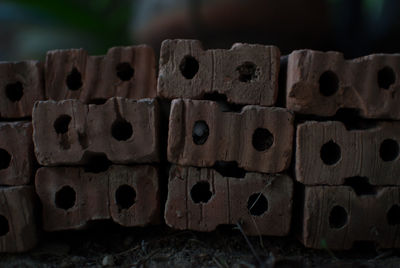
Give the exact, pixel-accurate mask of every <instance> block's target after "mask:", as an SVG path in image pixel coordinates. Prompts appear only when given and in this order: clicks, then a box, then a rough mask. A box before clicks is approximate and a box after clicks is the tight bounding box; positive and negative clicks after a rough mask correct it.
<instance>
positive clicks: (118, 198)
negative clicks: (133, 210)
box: [115, 184, 136, 209]
mask: <svg viewBox="0 0 400 268" xmlns="http://www.w3.org/2000/svg"><path fill="white" fill-rule="evenodd" d="M135 200H136V191H135V189H134V188H133V187H131V186H129V185H126V184H124V185H121V186H119V187H118V189H117V190H116V191H115V202H116V203H117V205H118V207H119V208H120V209H129V208H130V207H131V206H133V204H134V203H135Z"/></svg>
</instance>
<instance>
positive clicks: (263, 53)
mask: <svg viewBox="0 0 400 268" xmlns="http://www.w3.org/2000/svg"><path fill="white" fill-rule="evenodd" d="M279 57H280V52H279V49H278V48H277V47H274V46H263V45H249V44H239V43H238V44H234V45H233V46H232V48H231V49H229V50H226V49H213V50H204V49H203V48H202V45H201V43H200V42H199V41H197V40H165V41H164V42H163V43H162V45H161V55H160V72H159V76H158V89H157V94H158V96H161V97H163V98H168V99H175V98H189V99H204V98H206V97H207V95H206V94H210V93H211V94H212V93H218V94H222V95H225V96H226V98H227V101H228V102H230V103H236V104H258V105H264V106H271V105H274V104H275V102H276V98H277V94H278V73H279Z"/></svg>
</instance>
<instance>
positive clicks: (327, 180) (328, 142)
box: [296, 121, 400, 185]
mask: <svg viewBox="0 0 400 268" xmlns="http://www.w3.org/2000/svg"><path fill="white" fill-rule="evenodd" d="M399 144H400V124H399V123H397V122H382V123H379V124H377V125H376V126H375V127H373V128H370V129H364V130H347V129H346V128H345V126H344V125H343V124H342V123H340V122H333V121H328V122H306V123H303V124H300V125H299V126H298V127H297V138H296V179H297V180H298V181H300V182H302V183H304V184H307V185H318V184H319V185H322V184H328V185H341V184H344V183H346V181H347V180H346V179H348V178H354V177H365V178H368V179H367V180H368V181H369V183H371V184H372V185H400V178H398V177H396V176H395V175H394V174H400V157H399V151H400V150H399V147H400V145H399Z"/></svg>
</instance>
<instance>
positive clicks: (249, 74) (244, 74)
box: [236, 61, 257, 83]
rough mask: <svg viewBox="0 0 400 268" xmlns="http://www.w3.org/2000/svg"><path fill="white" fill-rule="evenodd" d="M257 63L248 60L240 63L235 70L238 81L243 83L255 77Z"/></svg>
mask: <svg viewBox="0 0 400 268" xmlns="http://www.w3.org/2000/svg"><path fill="white" fill-rule="evenodd" d="M256 70H257V65H255V64H254V63H252V62H250V61H246V62H244V63H243V64H242V65H240V66H238V67H237V68H236V71H237V72H239V81H240V82H243V83H248V82H250V81H252V80H254V79H255V78H257V76H256Z"/></svg>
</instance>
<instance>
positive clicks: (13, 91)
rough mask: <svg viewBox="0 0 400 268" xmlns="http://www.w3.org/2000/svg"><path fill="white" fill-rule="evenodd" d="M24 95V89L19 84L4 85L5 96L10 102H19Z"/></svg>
mask: <svg viewBox="0 0 400 268" xmlns="http://www.w3.org/2000/svg"><path fill="white" fill-rule="evenodd" d="M23 95H24V87H23V86H22V83H21V82H19V81H18V82H15V83H11V84H8V85H6V96H7V98H8V99H9V100H10V101H12V102H17V101H19V100H20V99H21V98H22V96H23Z"/></svg>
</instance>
